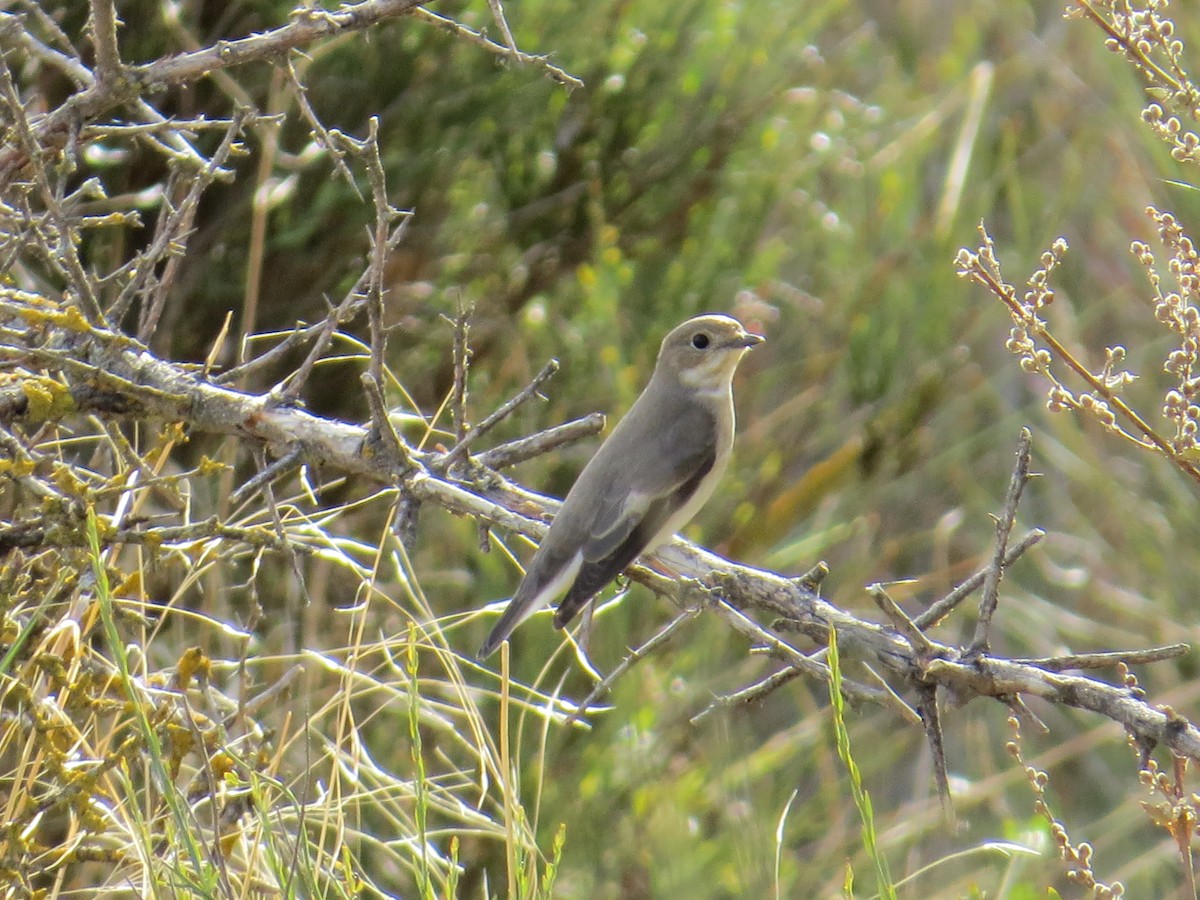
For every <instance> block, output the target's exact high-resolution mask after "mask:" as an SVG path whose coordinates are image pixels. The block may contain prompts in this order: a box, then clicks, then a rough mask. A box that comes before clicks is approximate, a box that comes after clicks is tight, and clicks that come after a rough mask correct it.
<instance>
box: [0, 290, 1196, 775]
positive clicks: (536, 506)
mask: <svg viewBox="0 0 1200 900" xmlns="http://www.w3.org/2000/svg"><path fill="white" fill-rule="evenodd" d="M19 306H20V303H19V300H14V299H11V295H10V298H9V299H5V298H0V321H3V320H5V319H6V318H8V319H9V320H10V321H11V320H12V319H13V318H14V317H12V316H10V315H9V313H11V312H17V311H18V310H17V309H16V307H19ZM5 331H6V336H5V341H4V342H3V343H0V362H7V363H10V364H11V363H13V362H17V361H21V360H24V361H26V363H28V361H31V360H32V361H33V362H35V363H36V365H37V367H39V368H55V367H57V369H56V377H57V378H58V379H62V380H64V381H66V382H68V383H70V384H71V388H70V389H69V391H64V392H63V395H62V396H61V397H50V398H49V399H48V400H47V401H46V402H45V403H38V404H35V403H33V402H32V401H31V400H30V396H36V393H37V392H36V391H33V390H30V391H26V390H25V389H24V388H23V386H22V384H21V383H20V382H19V381H17V382H16V383H10V384H9V385H6V386H5V387H4V388H3V389H0V425H8V424H12V423H20V424H23V425H25V426H27V427H36V426H38V425H40V424H41V423H42V422H43V421H45V420H46V419H47V418H58V417H61V416H63V415H67V414H71V413H82V412H90V413H96V414H100V415H102V416H107V417H111V416H113V415H125V416H129V415H133V416H137V417H146V416H151V417H157V418H163V419H167V420H169V421H175V422H185V423H187V424H188V426H189V427H190V428H192V429H193V430H197V431H210V432H219V433H225V434H233V435H238V436H239V437H241V438H242V439H244V440H248V441H252V442H254V443H256V444H258V445H262V446H265V447H266V448H268V449H270V450H272V451H274V452H275V453H277V454H278V455H281V456H282V455H286V454H287V453H289V452H291V451H292V450H293V449H295V448H299V449H300V450H301V451H302V453H303V455H304V457H305V458H306V459H307V460H308V461H309V462H310V463H313V464H322V465H324V466H326V467H328V468H330V469H334V470H337V471H340V472H343V473H347V474H353V475H359V476H361V477H364V478H368V479H371V480H374V481H377V482H380V483H381V484H388V485H397V486H398V488H399V490H400V492H401V493H402V494H404V495H406V496H410V497H412V498H415V499H416V500H419V501H421V502H423V503H427V504H428V503H431V504H435V505H437V506H440V507H442V508H444V509H447V510H450V511H452V512H455V513H460V514H465V515H470V516H475V517H477V518H480V519H482V520H484V521H486V522H488V523H491V524H493V525H498V526H500V527H502V528H505V529H509V530H512V531H517V532H521V533H523V534H529V535H533V536H534V537H540V536H541V535H542V534H544V532H545V528H546V526H545V524H544V521H543V519H544V518H545V517H546V515H547V514H548V512H550V511H551V510H552V509H553V508H554V507H555V506H556V504H555V503H554V501H552V500H550V499H549V498H546V497H543V496H540V495H538V494H534V493H532V492H530V491H527V490H525V489H524V488H522V487H520V486H519V485H517V484H515V483H513V482H510V481H508V480H506V479H505V478H503V477H502V476H500V475H498V474H496V473H491V472H489V473H487V474H486V475H484V476H481V478H480V479H479V480H478V481H475V482H469V481H459V480H456V479H454V478H451V477H443V476H439V475H437V474H435V470H436V463H437V462H438V461H439V460H440V458H441V457H440V455H439V454H435V453H422V452H418V451H415V450H413V451H411V459H412V463H413V468H412V469H409V470H408V471H406V472H397V471H396V469H395V467H394V465H392V464H390V462H389V460H388V459H387V458H386V457H387V456H390V454H379V453H375V452H372V448H371V442H370V441H369V440H368V437H369V435H370V428H368V427H365V426H360V425H352V424H349V423H346V422H339V421H334V420H331V419H324V418H321V417H319V416H315V415H312V414H311V413H308V412H305V411H304V410H302V409H296V408H291V407H280V406H278V405H277V404H275V403H273V401H272V398H271V396H270V395H268V394H247V393H242V392H239V391H234V390H230V389H228V388H223V387H219V386H216V385H214V384H212V383H211V382H208V381H205V380H203V378H202V377H201V376H200V375H199V374H197V373H194V372H188V371H185V370H184V369H183V368H182V367H180V366H177V365H174V364H172V363H168V362H164V361H162V360H160V359H157V358H155V357H154V356H152V355H151V354H150V353H148V352H147V351H146V350H144V349H142V348H141V347H140V346H139V345H137V344H136V342H134V341H131V340H130V339H129V338H126V337H123V336H121V335H117V334H115V333H112V332H107V331H104V330H102V329H98V328H92V329H89V330H88V331H85V332H78V333H74V334H66V335H65V336H64V341H74V342H75V346H72V347H64V348H63V349H62V351H61V352H59V353H56V354H51V353H49V352H47V351H39V350H36V349H35V348H33V347H31V346H15V345H14V343H13V340H12V338H13V336H14V329H11V328H10V329H6V330H5ZM29 334H30V338H31V340H32V339H33V335H34V331H33V330H31V331H30V332H29ZM18 374H20V370H18ZM28 378H29V380H30V381H35V380H37V379H38V378H39V376H36V375H32V374H30V375H28ZM47 381H48V380H47V379H45V378H42V379H41V380H40V382H39V386H40V387H41V389H42V390H43V391H44V390H46V387H45V384H46V382H47ZM659 555H661V556H662V557H663V558H664V560H665V561H666V562H667V563H668V565H669V566H670V568H671V569H672V570H673V571H675V572H677V573H679V575H680V576H682V577H680V578H677V579H672V578H666V577H664V576H663V575H661V574H659V573H657V572H654V571H652V570H649V569H643V568H640V567H634V568H633V569H632V570H631V576H632V577H633V578H634V579H635V580H638V581H641V582H643V583H645V584H649V585H651V586H652V587H653V588H654V590H656V591H658V592H659V593H662V594H664V595H666V596H668V597H670V598H671V599H672V600H673V601H675V602H676V603H677V604H679V605H680V606H681V607H684V608H686V607H687V606H688V605H689V604H690V603H691V602H692V601H694V600H695V587H696V582H700V583H702V584H704V585H706V586H709V587H710V589H711V591H712V592H713V594H714V595H715V596H717V597H719V598H720V601H721V602H719V603H717V604H715V605H716V607H717V608H718V611H720V609H721V608H723V607H724V606H725V605H726V604H728V607H730V610H731V612H730V618H733V617H735V614H736V615H737V616H745V617H746V619H747V620H748V616H746V614H748V613H750V612H753V611H761V612H763V613H766V614H768V615H769V616H771V617H773V618H780V619H783V620H784V624H783V625H781V626H779V627H777V628H775V629H773V630H775V631H778V630H781V629H783V628H786V631H787V632H788V633H789V634H795V633H797V632H799V633H800V634H803V635H804V636H806V637H807V638H809V639H810V640H811V641H812V642H813V643H814V644H816V645H818V646H824V645H825V644H826V643H827V640H828V635H829V630H830V626H834V627H836V629H837V633H838V642H839V646H840V648H841V650H842V652H843V655H844V656H845V657H846V658H847V659H850V658H855V659H857V660H859V661H860V662H863V663H865V664H867V665H869V666H871V667H872V668H875V667H879V668H881V669H882V670H883V671H884V672H885V673H886V674H887V675H888V676H889V677H890V679H891V680H893V681H894V682H896V683H898V685H899V686H901V687H902V688H917V687H924V688H928V687H930V686H937V687H943V688H946V689H947V690H948V691H949V692H950V694H949V695H950V696H951V697H954V698H956V699H957V700H958V701H959V702H965V701H967V700H970V699H971V698H973V697H990V698H993V699H996V700H999V701H1000V702H1002V703H1005V704H1006V706H1007V705H1009V704H1010V703H1011V700H1012V698H1013V697H1026V698H1027V697H1030V696H1033V697H1039V698H1041V699H1043V700H1046V701H1048V702H1051V703H1057V704H1062V705H1064V706H1071V707H1075V708H1078V709H1085V710H1089V711H1091V712H1094V713H1097V714H1099V715H1101V716H1105V717H1106V718H1109V719H1112V720H1113V721H1115V722H1118V723H1120V724H1121V725H1122V726H1123V727H1125V728H1126V729H1127V730H1128V731H1129V732H1130V733H1131V734H1133V735H1134V736H1135V737H1136V738H1137V739H1138V740H1139V741H1141V742H1148V743H1150V744H1164V745H1166V746H1167V747H1169V748H1170V749H1171V750H1173V751H1174V752H1176V753H1178V754H1180V755H1181V756H1185V757H1188V758H1190V759H1192V760H1194V761H1196V762H1200V731H1198V730H1197V729H1196V727H1195V726H1193V725H1192V724H1191V723H1190V722H1188V721H1187V720H1185V719H1183V718H1181V717H1179V716H1178V715H1177V714H1176V713H1174V712H1173V711H1172V710H1159V709H1157V708H1155V707H1153V706H1151V705H1150V704H1149V703H1147V702H1145V701H1143V700H1141V699H1140V698H1139V697H1137V696H1136V695H1135V694H1134V693H1133V692H1131V691H1130V690H1129V689H1127V688H1126V687H1124V686H1114V685H1111V684H1107V683H1104V682H1102V681H1099V680H1096V679H1093V678H1089V677H1086V676H1082V675H1064V674H1061V673H1059V672H1055V671H1051V670H1050V668H1049V667H1041V666H1038V665H1035V664H1034V663H1032V662H1022V661H1017V660H1010V659H1002V658H998V657H994V656H991V655H988V654H987V653H982V654H978V655H976V656H973V657H971V658H969V659H968V658H967V657H966V656H965V654H964V652H963V651H961V650H960V649H959V648H956V647H953V646H950V645H946V644H941V643H939V642H937V641H934V640H932V639H930V638H928V637H927V636H926V639H925V641H924V642H923V643H922V648H923V652H922V653H921V654H920V655H919V657H918V654H917V653H915V652H914V651H913V648H912V646H910V644H909V642H908V641H907V640H905V639H904V638H903V637H901V636H900V635H899V634H897V633H896V631H895V630H894V629H893V628H892V627H890V626H884V625H878V624H875V623H873V622H868V621H865V620H862V619H858V618H856V617H854V616H852V615H850V614H849V613H846V612H843V611H842V610H840V609H838V608H837V607H834V606H832V605H830V604H829V603H827V602H825V601H824V600H822V599H821V598H820V597H819V596H818V595H817V594H816V593H814V592H813V591H812V590H811V589H809V588H807V587H805V586H804V585H802V584H800V583H799V582H798V581H797V580H795V579H791V578H786V577H784V576H782V575H779V574H776V573H774V572H769V571H764V570H761V569H754V568H751V567H749V566H742V565H738V564H736V563H733V562H730V561H729V560H726V559H722V558H721V557H719V556H716V555H715V554H713V553H710V552H708V551H707V550H704V549H702V548H700V547H697V546H695V545H694V544H691V543H688V542H687V541H684V540H682V539H678V538H677V539H675V540H674V541H673V542H672V543H671V544H670V545H668V546H667V547H666V548H664V549H663V550H661V551H660V552H659ZM742 624H743V625H744V624H746V622H745V621H743V623H742ZM756 628H757V629H758V631H756V632H755V634H761V633H762V632H765V631H766V629H765V628H764V627H763V626H756ZM739 630H740V631H742V632H743V633H747V634H748V633H749V632H747V631H746V629H745V628H739ZM770 636H771V637H774V636H773V635H770ZM752 639H754V640H759V638H757V637H756V638H752ZM776 640H778V639H777V638H776ZM779 644H780V645H781V646H785V647H786V648H787V649H788V650H790V651H793V652H794V648H793V647H792V645H791V643H790V642H784V641H782V640H779ZM778 649H779V647H775V648H773V652H774V650H778ZM879 693H882V692H879ZM864 699H869V698H868V697H867V695H866V694H865V693H864ZM881 702H883V701H882V700H881Z"/></svg>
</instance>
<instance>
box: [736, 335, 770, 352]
mask: <svg viewBox="0 0 1200 900" xmlns="http://www.w3.org/2000/svg"><path fill="white" fill-rule="evenodd" d="M765 340H766V338H765V337H763V336H762V335H761V334H748V333H747V334H743V335H742V336H741V337H736V338H734V339H733V340H731V341H730V342H729V343H728V344H726V346H727V347H741V348H743V349H745V350H749V349H750V348H751V347H757V346H758V345H759V344H761V343H762V342H763V341H765Z"/></svg>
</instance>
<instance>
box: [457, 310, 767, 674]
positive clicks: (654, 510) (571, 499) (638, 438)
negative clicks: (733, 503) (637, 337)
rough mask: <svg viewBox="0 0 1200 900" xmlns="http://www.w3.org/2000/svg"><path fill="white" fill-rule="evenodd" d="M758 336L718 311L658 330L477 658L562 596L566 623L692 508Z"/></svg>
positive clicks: (728, 424) (723, 438) (723, 439)
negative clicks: (638, 386)
mask: <svg viewBox="0 0 1200 900" xmlns="http://www.w3.org/2000/svg"><path fill="white" fill-rule="evenodd" d="M763 340H764V338H763V337H762V336H761V335H757V334H752V333H750V332H748V331H746V329H745V328H743V327H742V324H741V323H740V322H739V321H738V320H737V319H735V318H733V317H731V316H726V315H719V314H707V315H702V316H697V317H695V318H691V319H688V320H687V321H686V322H684V323H683V324H681V325H679V326H677V327H676V328H674V329H673V330H672V331H671V332H670V333H669V334H668V335H667V336H666V337H665V338H663V342H662V346H661V348H660V349H659V352H658V360H657V362H656V363H655V366H654V373H653V374H652V375H651V376H650V381H649V382H648V383H647V385H646V387H645V389H644V390H643V391H642V393H641V395H640V396H639V397H638V398H637V400H635V401H634V404H633V406H632V407H630V409H629V412H628V413H626V414H625V417H624V418H622V419H621V421H620V422H619V423H617V427H616V428H614V429H613V431H612V434H611V435H609V437H608V439H607V440H606V441H604V443H603V444H601V446H600V449H599V450H597V451H596V454H595V455H594V456H593V457H592V458H591V460H589V461H588V463H587V465H586V466H584V468H583V471H582V472H580V474H579V477H578V478H577V479H576V480H575V483H574V484H573V485H572V486H571V489H570V491H569V492H568V493H567V496H566V499H564V500H563V502H562V506H561V507H559V510H558V514H557V515H556V516H555V517H554V520H553V522H551V524H550V528H549V530H548V531H547V532H546V536H545V538H544V539H543V540H542V543H541V545H540V546H539V547H538V549H537V551H536V552H535V553H534V555H533V559H532V560H530V562H529V565H528V567H527V568H526V570H525V577H524V578H523V579H522V580H521V583H520V585H519V586H518V587H517V591H516V593H515V594H513V596H512V599H511V600H510V601H509V603H508V606H507V608H506V609H505V610H504V613H503V614H502V615H501V616H500V621H499V622H497V623H496V625H495V627H494V628H493V629H492V631H491V633H490V634H489V635H488V636H487V640H485V641H484V642H483V646H482V647H480V649H479V653H478V654H477V658H478V659H480V660H484V659H486V658H487V657H489V656H491V655H492V654H493V653H494V652H495V651H496V649H497V648H498V647H499V646H500V645H501V644H502V643H503V642H504V641H506V640H508V638H509V637H510V636H511V635H512V633H513V631H514V630H515V629H516V628H517V626H518V625H520V624H521V623H522V622H524V621H525V620H526V619H528V618H529V617H530V616H531V615H533V614H534V613H535V612H537V611H538V610H539V609H542V608H543V607H545V606H548V605H549V604H550V603H552V602H553V601H554V600H556V599H558V598H560V597H561V598H562V599H561V600H560V601H559V604H558V609H557V611H556V612H555V615H554V626H555V627H556V628H562V627H563V626H564V625H566V624H568V623H569V622H570V621H571V619H573V618H574V617H575V615H576V614H577V613H578V612H579V611H580V610H582V609H583V608H584V607H585V606H587V604H588V603H589V602H590V601H591V600H592V599H593V598H594V597H595V596H596V595H597V594H598V593H600V591H601V590H603V589H604V587H605V586H606V585H607V584H608V583H609V582H611V581H612V580H613V579H615V578H616V577H617V576H618V575H620V574H621V572H623V571H624V570H625V568H626V567H628V566H629V565H630V564H632V563H633V561H634V560H636V559H637V558H638V557H639V556H641V555H642V554H644V553H650V552H652V551H653V550H655V549H656V548H657V547H659V546H661V545H662V544H663V543H664V542H666V541H668V540H670V538H671V536H672V535H673V534H675V532H676V531H678V530H679V529H680V528H682V527H683V526H684V525H685V524H686V523H687V522H688V521H689V520H690V519H691V518H692V516H694V515H695V514H696V513H697V512H698V511H699V509H700V507H701V506H703V505H704V504H705V502H706V501H707V500H708V499H709V497H711V496H712V493H713V491H714V490H715V488H716V486H717V482H718V481H719V480H720V478H721V475H722V473H723V472H724V470H725V467H726V465H727V464H728V462H729V457H730V455H731V451H732V449H733V432H734V409H733V374H734V372H735V371H736V370H737V367H738V363H740V362H741V361H742V357H744V356H745V355H746V352H747V351H748V350H750V349H751V348H753V347H755V346H757V345H758V344H760V343H762V341H763Z"/></svg>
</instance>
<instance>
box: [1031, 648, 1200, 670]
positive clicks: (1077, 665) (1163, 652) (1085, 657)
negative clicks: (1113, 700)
mask: <svg viewBox="0 0 1200 900" xmlns="http://www.w3.org/2000/svg"><path fill="white" fill-rule="evenodd" d="M1191 649H1192V648H1191V645H1190V644H1167V645H1166V646H1164V647H1149V648H1147V649H1146V650H1109V651H1106V652H1103V653H1072V654H1070V655H1069V656H1047V657H1037V658H1032V659H1027V658H1026V659H1014V660H1013V662H1015V663H1021V664H1023V665H1027V666H1036V667H1037V668H1039V669H1044V670H1045V671H1047V672H1067V671H1070V670H1071V669H1108V668H1112V667H1113V666H1118V665H1121V664H1122V663H1124V664H1125V665H1139V664H1144V663H1156V662H1162V661H1163V660H1164V659H1177V658H1178V657H1180V656H1184V655H1186V654H1187V653H1188V652H1189V651H1190V650H1191Z"/></svg>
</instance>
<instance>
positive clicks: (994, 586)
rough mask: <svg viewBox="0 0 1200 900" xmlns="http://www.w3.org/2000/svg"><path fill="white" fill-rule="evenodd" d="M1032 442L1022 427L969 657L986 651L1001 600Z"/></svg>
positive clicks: (985, 577)
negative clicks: (1010, 536) (1006, 560)
mask: <svg viewBox="0 0 1200 900" xmlns="http://www.w3.org/2000/svg"><path fill="white" fill-rule="evenodd" d="M1032 442H1033V435H1032V434H1031V433H1030V431H1029V429H1028V428H1022V429H1021V437H1020V438H1019V439H1018V441H1017V462H1016V465H1015V466H1014V467H1013V473H1012V478H1011V479H1009V482H1008V493H1007V494H1005V496H1004V511H1003V512H1002V513H1001V514H1000V518H998V519H997V520H996V552H995V553H994V554H993V555H992V564H991V565H990V566H988V570H987V575H986V576H984V579H983V597H982V598H981V599H980V601H979V621H978V622H976V623H975V639H974V640H972V641H971V646H970V647H968V648H967V653H968V655H970V656H978V655H980V654H983V653H987V651H988V645H989V644H988V632H989V630H990V629H991V627H992V616H993V615H995V613H996V605H997V604H998V603H999V602H1000V579H1001V578H1003V577H1004V557H1005V552H1006V551H1007V550H1008V536H1009V535H1010V534H1011V533H1012V528H1013V523H1014V522H1015V521H1016V518H1017V505H1018V504H1019V503H1020V502H1021V493H1022V491H1024V490H1025V485H1026V484H1027V483H1028V482H1029V477H1030V476H1029V456H1030V446H1031V444H1032Z"/></svg>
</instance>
